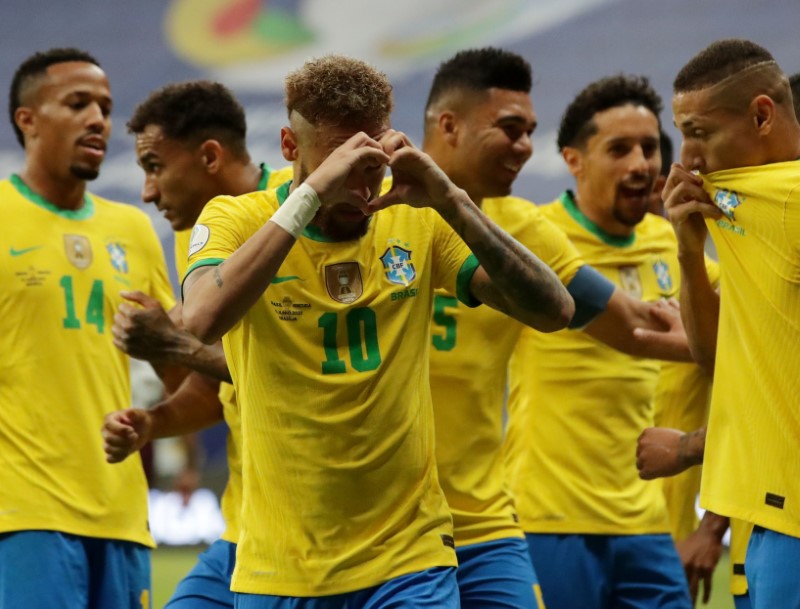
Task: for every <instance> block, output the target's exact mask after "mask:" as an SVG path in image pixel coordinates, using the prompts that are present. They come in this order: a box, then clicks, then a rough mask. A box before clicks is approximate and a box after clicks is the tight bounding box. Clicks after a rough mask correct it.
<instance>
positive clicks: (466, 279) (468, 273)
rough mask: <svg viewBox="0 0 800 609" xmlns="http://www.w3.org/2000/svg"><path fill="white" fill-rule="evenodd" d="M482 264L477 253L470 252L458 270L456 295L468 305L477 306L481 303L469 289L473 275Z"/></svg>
mask: <svg viewBox="0 0 800 609" xmlns="http://www.w3.org/2000/svg"><path fill="white" fill-rule="evenodd" d="M480 265H481V263H480V262H478V259H477V258H476V257H475V254H470V255H469V256H467V259H466V260H464V264H462V265H461V269H459V271H458V277H456V296H457V297H458V299H459V300H460V301H461V302H463V303H464V304H465V305H467V306H468V307H477V306H478V305H479V304H481V301H480V300H478V299H477V298H475V297H474V296H473V295H472V292H470V289H469V284H470V282H471V281H472V276H473V275H474V274H475V271H476V270H477V269H478V267H479V266H480Z"/></svg>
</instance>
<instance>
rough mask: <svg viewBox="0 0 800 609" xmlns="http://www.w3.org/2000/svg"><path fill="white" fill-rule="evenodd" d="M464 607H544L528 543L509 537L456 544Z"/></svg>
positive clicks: (519, 608)
mask: <svg viewBox="0 0 800 609" xmlns="http://www.w3.org/2000/svg"><path fill="white" fill-rule="evenodd" d="M456 555H457V556H458V571H457V572H456V577H457V579H458V591H459V594H460V595H461V609H485V608H486V607H493V608H496V609H544V605H543V603H542V591H541V588H539V580H538V579H536V573H535V572H534V570H533V565H532V564H531V557H530V554H528V544H527V543H525V540H524V539H520V538H517V537H510V538H507V539H498V540H496V541H488V542H486V543H476V544H474V545H469V546H463V547H460V548H456Z"/></svg>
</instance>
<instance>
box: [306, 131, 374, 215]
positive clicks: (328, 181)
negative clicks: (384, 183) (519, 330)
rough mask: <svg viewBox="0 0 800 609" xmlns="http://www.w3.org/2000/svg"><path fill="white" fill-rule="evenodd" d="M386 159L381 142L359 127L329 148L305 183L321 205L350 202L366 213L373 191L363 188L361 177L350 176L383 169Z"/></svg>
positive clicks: (367, 173)
mask: <svg viewBox="0 0 800 609" xmlns="http://www.w3.org/2000/svg"><path fill="white" fill-rule="evenodd" d="M388 161H389V155H388V154H386V152H384V149H383V146H382V145H381V144H380V143H379V142H378V141H377V140H374V139H372V138H371V137H369V136H368V135H367V134H366V133H364V132H363V131H362V132H359V133H356V134H355V135H354V136H352V137H351V138H350V139H349V140H347V141H346V142H345V143H344V144H342V145H341V146H339V147H338V148H336V149H335V150H334V151H333V152H331V153H330V154H329V155H328V156H327V158H326V159H325V160H324V161H322V163H321V164H320V165H319V167H317V168H316V169H315V170H314V171H313V172H312V173H311V175H309V176H308V177H307V178H306V179H305V183H306V184H308V185H309V186H310V187H311V188H313V189H314V192H316V193H317V196H318V197H319V200H320V202H321V204H322V205H338V204H340V203H349V204H350V205H352V206H354V207H357V208H358V209H360V210H361V211H362V212H364V214H367V213H369V212H368V209H367V202H368V201H369V199H370V197H371V196H372V194H373V193H370V192H369V191H368V189H367V188H366V186H365V184H364V183H363V182H364V180H363V177H359V178H358V179H353V175H354V174H366V175H369V174H370V173H372V172H375V173H378V172H381V173H383V172H384V171H385V166H386V164H387V163H388Z"/></svg>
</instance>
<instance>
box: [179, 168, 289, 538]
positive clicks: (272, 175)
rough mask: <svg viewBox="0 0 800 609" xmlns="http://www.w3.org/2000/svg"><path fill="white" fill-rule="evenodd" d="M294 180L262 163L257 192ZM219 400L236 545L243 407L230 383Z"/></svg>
mask: <svg viewBox="0 0 800 609" xmlns="http://www.w3.org/2000/svg"><path fill="white" fill-rule="evenodd" d="M291 179H292V166H291V165H290V166H288V167H283V168H281V169H277V170H272V169H271V168H270V167H269V166H268V165H266V164H265V163H262V164H261V178H260V179H259V181H258V186H257V187H256V190H257V191H259V190H265V189H270V188H277V187H278V186H280V185H281V184H283V183H284V182H287V181H289V180H291ZM191 234H192V229H187V230H184V231H177V232H176V233H175V268H176V270H177V271H178V277H180V278H183V277H184V276H185V275H186V270H187V269H188V267H189V243H190V241H191ZM219 401H220V402H221V403H222V413H223V417H224V418H225V423H226V424H227V426H228V437H227V441H226V451H227V458H228V482H227V484H226V485H225V490H224V491H223V493H222V499H221V500H220V505H221V509H222V517H223V519H224V520H225V530H224V531H223V533H222V535H221V537H222V539H224V540H225V541H229V542H231V543H236V542H237V541H238V540H239V518H240V516H239V515H240V513H241V510H242V448H241V447H242V437H241V436H242V433H241V421H240V420H239V407H238V406H237V405H236V392H235V391H234V389H233V385H231V384H230V383H220V386H219Z"/></svg>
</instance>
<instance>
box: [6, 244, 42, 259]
mask: <svg viewBox="0 0 800 609" xmlns="http://www.w3.org/2000/svg"><path fill="white" fill-rule="evenodd" d="M41 247H42V246H41V245H34V246H33V247H25V248H22V249H21V250H17V249H14V248H13V247H12V248H11V249H10V250H9V253H10V254H11V255H12V256H22V254H27V253H28V252H32V251H33V250H38V249H41Z"/></svg>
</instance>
